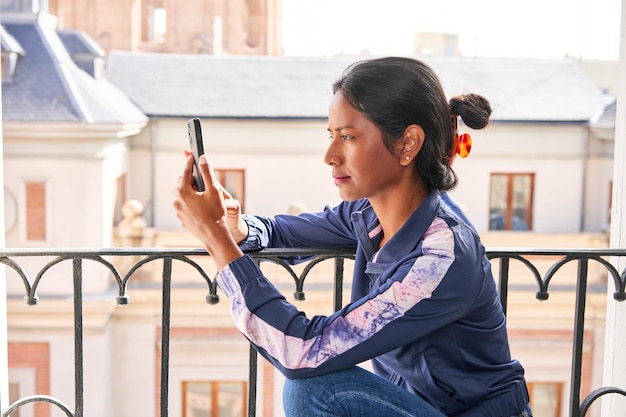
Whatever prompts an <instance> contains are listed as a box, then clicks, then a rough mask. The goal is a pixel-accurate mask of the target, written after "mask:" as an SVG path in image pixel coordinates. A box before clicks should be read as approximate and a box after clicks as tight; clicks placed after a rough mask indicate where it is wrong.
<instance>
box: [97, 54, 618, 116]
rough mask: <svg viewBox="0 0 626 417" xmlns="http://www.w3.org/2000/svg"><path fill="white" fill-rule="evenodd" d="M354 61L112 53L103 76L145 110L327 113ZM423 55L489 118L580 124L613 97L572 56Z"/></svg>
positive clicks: (453, 90) (450, 89)
mask: <svg viewBox="0 0 626 417" xmlns="http://www.w3.org/2000/svg"><path fill="white" fill-rule="evenodd" d="M358 59H362V58H359V57H337V58H293V57H267V56H245V57H243V56H224V57H215V56H207V55H182V54H156V53H132V52H121V51H112V52H111V53H110V54H109V57H108V61H107V65H106V70H105V74H106V77H107V78H109V79H110V80H111V81H112V82H113V83H114V84H115V85H117V86H118V87H119V88H120V89H121V90H122V91H124V92H125V93H126V94H128V96H129V97H130V98H131V99H132V100H133V102H135V103H136V104H137V105H138V106H139V107H140V108H141V109H142V110H143V111H144V113H146V114H147V115H150V116H176V117H193V116H197V117H205V118H222V117H225V118H230V117H234V118H314V119H317V118H320V119H324V118H326V116H327V109H328V102H329V99H330V97H331V84H332V82H333V81H334V80H335V79H336V78H337V77H338V76H339V75H340V74H341V71H342V70H343V69H344V68H345V67H346V66H347V65H348V64H350V63H351V62H354V61H355V60H358ZM424 61H425V62H427V63H428V64H430V65H431V66H432V67H433V68H434V69H435V71H436V72H437V73H438V74H439V76H440V78H441V80H442V83H443V85H444V88H445V90H446V93H447V95H448V96H452V95H455V94H459V93H463V92H473V93H478V94H483V95H485V96H486V97H487V98H488V99H489V100H490V101H491V103H492V105H493V107H494V113H493V118H492V120H494V121H520V122H526V121H528V122H578V123H584V122H588V121H589V120H591V118H592V117H593V116H595V115H597V114H598V113H599V112H600V111H602V109H603V108H604V107H605V106H606V105H607V104H608V103H609V101H610V100H608V98H607V96H606V95H605V94H604V93H603V92H602V91H601V90H600V89H599V88H598V87H597V86H595V85H594V84H593V83H592V81H591V80H590V79H589V78H588V77H587V76H586V74H585V73H584V72H583V70H582V69H581V67H580V65H579V63H578V61H576V60H573V59H561V60H539V59H532V60H531V59H477V58H425V59H424Z"/></svg>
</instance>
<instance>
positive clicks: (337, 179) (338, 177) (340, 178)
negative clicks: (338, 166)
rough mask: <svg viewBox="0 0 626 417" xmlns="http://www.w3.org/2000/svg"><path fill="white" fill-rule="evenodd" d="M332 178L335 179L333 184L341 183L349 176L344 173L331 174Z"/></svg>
mask: <svg viewBox="0 0 626 417" xmlns="http://www.w3.org/2000/svg"><path fill="white" fill-rule="evenodd" d="M333 178H334V180H335V185H341V184H343V183H345V182H347V181H348V180H349V179H350V177H348V176H344V175H333Z"/></svg>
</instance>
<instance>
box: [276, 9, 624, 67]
mask: <svg viewBox="0 0 626 417" xmlns="http://www.w3.org/2000/svg"><path fill="white" fill-rule="evenodd" d="M282 1H283V21H284V27H283V45H284V47H285V52H286V54H287V55H311V56H318V55H334V54H340V53H346V54H356V53H360V52H363V51H369V52H370V53H372V54H409V53H410V52H411V47H412V44H411V43H412V34H413V33H415V32H445V33H458V34H459V47H460V49H461V53H462V55H463V56H481V57H494V56H497V57H533V58H561V57H563V56H566V55H569V56H573V57H577V58H585V59H610V60H617V59H618V56H619V35H620V12H621V0H524V1H521V0H516V1H512V0H443V1H442V0H282Z"/></svg>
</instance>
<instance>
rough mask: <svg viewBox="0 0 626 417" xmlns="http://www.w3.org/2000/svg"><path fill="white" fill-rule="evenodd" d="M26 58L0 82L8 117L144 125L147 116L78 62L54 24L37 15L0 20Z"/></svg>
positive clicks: (22, 119) (24, 119) (14, 118)
mask: <svg viewBox="0 0 626 417" xmlns="http://www.w3.org/2000/svg"><path fill="white" fill-rule="evenodd" d="M2 17H3V22H2V25H3V26H4V28H5V30H6V32H7V33H9V34H10V35H11V36H12V37H13V39H14V40H15V41H16V42H18V43H19V45H21V47H22V48H23V50H24V52H25V53H24V56H22V57H20V58H19V60H18V62H17V67H16V71H15V75H14V77H13V79H12V80H11V81H10V82H7V83H3V85H2V118H3V120H6V121H20V122H23V121H46V122H77V123H104V124H108V123H118V124H125V123H143V122H145V121H146V120H147V118H146V116H145V115H144V114H143V113H142V112H141V110H140V109H139V108H137V107H136V106H135V105H134V104H132V102H130V100H129V99H128V97H127V96H126V95H125V94H123V93H122V92H121V91H120V90H119V89H118V88H117V87H115V86H114V85H112V84H111V83H110V82H109V81H108V80H96V79H94V78H93V77H91V76H90V75H89V74H87V73H86V72H85V71H83V70H81V69H80V68H78V66H76V64H75V63H74V61H72V59H71V57H70V56H69V54H68V52H67V50H66V49H65V47H64V46H63V43H62V42H61V40H60V38H59V37H58V35H57V33H56V32H55V30H54V29H53V28H52V27H48V26H47V25H46V24H43V23H42V22H41V21H40V20H39V19H16V21H15V22H12V21H7V20H4V19H5V16H4V15H3V16H2Z"/></svg>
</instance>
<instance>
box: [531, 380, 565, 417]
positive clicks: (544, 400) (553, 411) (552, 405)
mask: <svg viewBox="0 0 626 417" xmlns="http://www.w3.org/2000/svg"><path fill="white" fill-rule="evenodd" d="M562 391H563V384H562V383H560V382H554V383H550V382H542V383H533V382H529V383H528V392H529V394H530V407H531V408H532V410H533V415H535V416H541V417H559V416H560V415H561V393H562Z"/></svg>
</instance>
